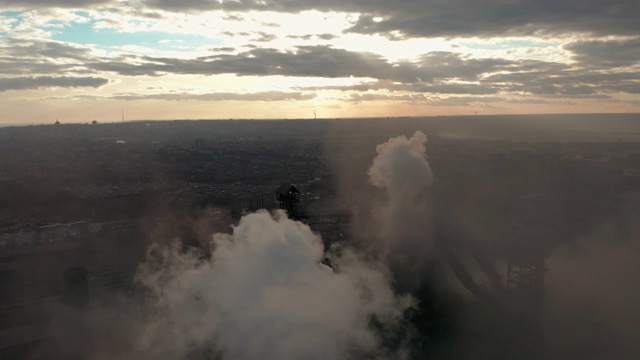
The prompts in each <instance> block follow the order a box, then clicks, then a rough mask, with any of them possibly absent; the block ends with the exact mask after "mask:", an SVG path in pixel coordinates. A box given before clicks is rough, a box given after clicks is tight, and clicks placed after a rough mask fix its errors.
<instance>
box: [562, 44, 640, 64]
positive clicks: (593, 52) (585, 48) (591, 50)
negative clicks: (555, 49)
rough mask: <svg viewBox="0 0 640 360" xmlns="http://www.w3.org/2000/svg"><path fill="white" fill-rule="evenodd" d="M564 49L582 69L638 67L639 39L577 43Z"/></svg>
mask: <svg viewBox="0 0 640 360" xmlns="http://www.w3.org/2000/svg"><path fill="white" fill-rule="evenodd" d="M564 48H565V49H566V50H568V51H571V52H572V53H573V60H574V61H576V62H577V63H578V64H579V65H581V66H584V67H608V68H614V67H626V66H640V39H633V40H618V41H616V40H592V41H578V42H572V43H569V44H567V45H565V46H564Z"/></svg>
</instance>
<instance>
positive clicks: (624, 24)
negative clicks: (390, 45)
mask: <svg viewBox="0 0 640 360" xmlns="http://www.w3.org/2000/svg"><path fill="white" fill-rule="evenodd" d="M142 3H144V4H145V5H147V6H150V7H156V8H161V9H164V10H169V11H205V10H227V11H275V12H287V13H295V12H300V11H305V10H319V11H337V12H349V13H355V14H358V15H357V16H358V18H357V19H356V21H355V22H354V24H353V26H351V28H350V29H349V30H348V31H351V32H356V33H363V34H382V35H385V36H388V37H391V38H408V37H430V38H434V37H457V36H466V37H485V38H486V37H495V36H505V35H509V36H529V35H540V34H547V35H551V34H556V35H557V34H566V33H568V32H582V33H590V34H594V35H612V34H615V35H636V34H638V33H639V32H640V24H639V23H638V21H637V16H636V15H637V14H638V13H640V4H638V2H637V1H633V0H612V1H607V2H606V3H603V2H602V1H600V0H586V1H571V0H561V1H552V0H542V1H540V0H520V1H504V0H482V1H476V0H454V1H450V0H436V1H429V2H422V1H415V0H398V1H383V0H375V1H371V0H350V1H340V0H327V1H291V0H274V1H259V0H243V1H220V2H218V1H206V0H186V1H180V2H176V1H171V0H144V1H142Z"/></svg>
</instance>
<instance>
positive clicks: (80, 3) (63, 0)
mask: <svg viewBox="0 0 640 360" xmlns="http://www.w3.org/2000/svg"><path fill="white" fill-rule="evenodd" d="M112 2H114V1H113V0H0V6H1V5H5V6H12V7H16V8H30V7H34V6H53V7H64V8H83V7H87V6H91V5H100V4H107V3H112Z"/></svg>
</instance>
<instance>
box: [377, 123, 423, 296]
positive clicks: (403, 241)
mask: <svg viewBox="0 0 640 360" xmlns="http://www.w3.org/2000/svg"><path fill="white" fill-rule="evenodd" d="M426 143H427V137H426V136H425V135H424V134H423V133H422V132H420V131H416V132H415V133H414V134H413V136H411V137H410V138H407V137H406V136H398V137H395V138H391V139H389V140H388V141H387V142H385V143H383V144H380V145H378V146H377V147H376V152H377V155H376V156H375V158H374V159H373V162H372V164H371V167H370V168H369V171H368V175H369V181H370V183H371V184H372V185H373V186H375V187H377V188H380V189H381V190H383V191H384V193H385V195H386V196H385V200H384V201H382V203H379V204H377V205H374V214H373V216H374V218H375V221H374V222H373V223H374V224H376V225H374V226H377V230H378V231H376V233H378V234H379V235H378V236H379V238H378V239H377V241H378V244H377V245H378V247H379V249H380V251H381V254H382V257H383V258H384V259H386V261H387V262H388V263H389V264H390V267H391V268H392V270H393V272H394V275H395V276H396V278H397V280H398V281H399V282H400V284H401V286H402V287H404V288H415V287H416V286H418V285H419V284H420V281H421V280H423V279H421V275H422V274H423V271H424V268H422V267H423V266H425V264H426V263H427V262H428V261H429V259H432V258H433V254H431V253H432V251H433V237H432V232H431V220H432V219H431V217H430V216H429V215H430V204H429V201H428V197H427V196H425V192H426V190H427V187H428V186H429V185H430V184H431V183H432V182H433V181H434V177H433V173H432V171H431V167H430V166H429V163H428V162H427V158H426Z"/></svg>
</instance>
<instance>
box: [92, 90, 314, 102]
mask: <svg viewBox="0 0 640 360" xmlns="http://www.w3.org/2000/svg"><path fill="white" fill-rule="evenodd" d="M315 97H316V95H315V94H312V93H301V92H280V91H265V92H257V93H231V92H218V93H207V94H191V93H167V94H120V95H114V96H109V97H106V98H104V99H114V100H127V101H133V100H168V101H296V100H311V99H314V98H315Z"/></svg>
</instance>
